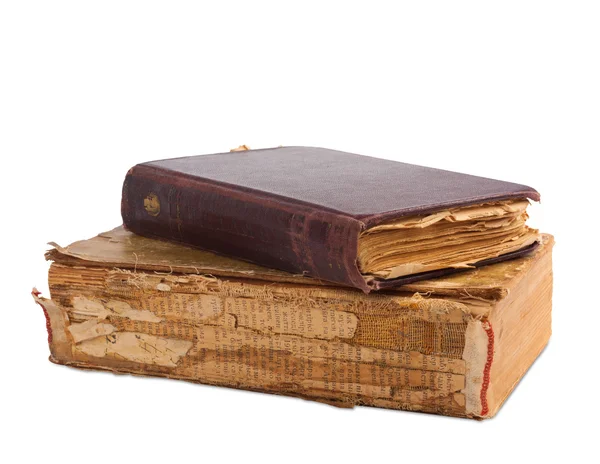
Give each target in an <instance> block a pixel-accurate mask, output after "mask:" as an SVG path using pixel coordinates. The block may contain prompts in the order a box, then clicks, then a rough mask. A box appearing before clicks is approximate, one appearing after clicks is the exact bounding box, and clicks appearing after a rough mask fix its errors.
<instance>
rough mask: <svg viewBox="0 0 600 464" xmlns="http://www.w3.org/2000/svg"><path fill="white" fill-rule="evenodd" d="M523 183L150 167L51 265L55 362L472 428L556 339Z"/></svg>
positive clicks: (231, 164)
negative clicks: (107, 227) (108, 224)
mask: <svg viewBox="0 0 600 464" xmlns="http://www.w3.org/2000/svg"><path fill="white" fill-rule="evenodd" d="M529 200H534V201H535V200H539V194H538V193H537V192H536V191H535V190H533V189H531V188H530V187H527V186H523V185H517V184H512V183H508V182H501V181H496V180H491V179H485V178H481V177H475V176H469V175H465V174H459V173H454V172H449V171H442V170H437V169H432V168H426V167H421V166H415V165H409V164H404V163H398V162H393V161H387V160H384V159H377V158H371V157H366V156H359V155H354V154H349V153H342V152H338V151H333V150H326V149H322V148H307V147H279V148H274V149H266V150H243V151H236V152H232V153H223V154H215V155H204V156H197V157H187V158H178V159H169V160H163V161H154V162H149V163H144V164H141V165H137V166H135V167H134V168H132V169H131V170H130V171H129V172H128V173H127V176H126V179H125V182H124V185H123V199H122V216H123V222H124V225H123V226H121V227H118V228H116V229H113V230H111V231H109V232H105V233H102V234H100V235H98V236H97V237H94V238H92V239H89V240H83V241H79V242H75V243H73V244H71V245H69V246H67V247H65V248H63V247H60V246H58V245H54V248H53V249H52V250H50V251H48V252H47V254H46V258H47V259H48V260H50V261H52V264H51V266H50V271H49V288H50V294H51V298H50V299H47V298H43V297H42V296H41V295H40V294H39V292H37V291H35V290H34V292H33V295H34V298H35V300H36V301H37V302H38V303H39V304H40V305H41V306H42V308H43V311H44V314H45V315H46V318H47V328H48V341H49V345H50V351H51V356H50V360H51V361H53V362H55V363H59V364H65V365H69V366H74V367H80V368H92V369H102V370H109V371H113V372H119V373H133V374H140V375H153V376H163V377H169V378H175V379H183V380H188V381H193V382H200V383H204V384H212V385H221V386H228V387H234V388H242V389H247V390H255V391H261V392H269V393H276V394H283V395H291V396H297V397H301V398H305V399H311V400H315V401H321V402H326V403H329V404H334V405H337V406H343V407H352V406H354V405H369V406H377V407H383V408H393V409H404V410H412V411H423V412H429V413H437V414H444V415H451V416H458V417H469V418H475V419H481V418H488V417H492V416H494V415H495V414H496V413H497V411H498V410H499V408H500V406H501V405H502V403H503V402H504V400H505V399H506V398H507V397H508V395H509V394H510V393H511V391H512V390H513V389H514V388H515V386H516V385H517V383H518V382H519V380H520V379H521V378H522V377H523V375H524V374H525V372H526V371H527V369H528V368H529V367H530V366H531V364H532V363H533V362H534V360H535V359H536V357H537V356H538V355H539V354H540V352H541V351H542V350H543V348H544V347H545V345H546V344H547V342H548V339H549V337H550V332H551V306H552V262H551V251H552V245H553V239H552V237H551V236H550V235H545V234H540V233H539V232H538V231H537V230H534V229H531V228H530V227H528V226H527V225H526V220H527V211H526V210H527V206H528V205H529Z"/></svg>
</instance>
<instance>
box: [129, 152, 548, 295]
mask: <svg viewBox="0 0 600 464" xmlns="http://www.w3.org/2000/svg"><path fill="white" fill-rule="evenodd" d="M122 198H123V200H122V216H123V221H124V224H125V226H126V227H127V228H128V229H129V230H131V231H133V232H135V233H137V234H140V235H144V236H147V237H158V238H164V239H168V240H174V241H178V242H182V243H185V244H188V245H192V246H196V247H200V248H202V249H205V250H210V251H214V252H217V253H220V254H224V255H229V256H232V257H235V258H238V259H243V260H246V261H250V262H253V263H256V264H260V265H263V266H267V267H270V268H274V269H280V270H284V271H288V272H291V273H295V274H307V275H310V276H313V277H316V278H319V279H323V280H327V281H330V282H335V283H340V284H344V285H347V286H352V287H356V288H360V289H362V290H363V291H364V292H366V293H368V292H369V291H370V290H378V289H381V288H385V287H393V286H398V285H400V284H403V283H408V282H412V281H416V280H423V279H426V278H433V277H436V276H440V275H443V274H447V273H449V272H450V271H452V270H457V269H458V270H460V269H464V268H468V267H473V266H478V265H484V264H488V263H491V262H496V261H498V260H501V259H508V258H513V257H515V256H516V255H522V254H523V253H525V252H528V251H531V250H532V249H533V248H534V246H535V243H536V242H537V241H538V234H537V231H536V230H532V229H529V228H528V227H527V225H526V224H525V221H526V219H527V213H526V208H527V206H528V201H527V199H533V200H538V199H539V194H538V193H537V192H536V191H535V190H534V189H532V188H530V187H527V186H524V185H518V184H512V183H508V182H501V181H497V180H491V179H485V178H482V177H475V176H470V175H466V174H459V173H455V172H449V171H442V170H439V169H432V168H426V167H422V166H415V165H410V164H405V163H398V162H394V161H388V160H384V159H377V158H372V157H367V156H360V155H355V154H351V153H343V152H339V151H334V150H327V149H324V148H307V147H280V148H272V149H266V150H249V151H238V152H234V153H222V154H215V155H206V156H193V157H185V158H177V159H168V160H163V161H153V162H149V163H143V164H140V165H137V166H134V167H133V168H132V169H131V170H130V171H129V173H128V174H127V176H126V179H125V182H124V185H123V197H122Z"/></svg>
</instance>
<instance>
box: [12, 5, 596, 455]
mask: <svg viewBox="0 0 600 464" xmlns="http://www.w3.org/2000/svg"><path fill="white" fill-rule="evenodd" d="M599 31H600V14H599V9H598V3H597V2H579V1H564V2H555V1H543V2H532V1H523V0H521V1H515V2H513V1H504V2H482V1H474V2H464V1H443V2H431V1H421V2H390V3H387V4H385V3H380V2H375V1H368V2H367V1H364V2H358V3H353V2H350V1H345V2H340V3H332V2H326V1H321V2H314V3H313V2H309V1H306V0H304V1H302V2H297V3H294V2H284V1H279V2H272V3H266V2H258V1H247V2H241V3H240V4H234V3H230V2H225V1H220V2H206V3H201V2H176V1H172V2H153V1H143V2H131V1H104V2H86V1H73V2H66V1H44V2H38V3H35V2H30V1H12V2H11V1H2V2H0V156H1V158H2V160H1V165H0V166H1V168H0V169H1V171H0V172H1V173H2V190H1V195H2V199H1V201H0V205H1V207H2V209H1V216H0V217H1V221H2V222H1V224H2V229H1V230H2V232H1V233H2V237H1V239H2V242H1V243H2V265H1V271H0V272H2V276H1V277H2V280H1V282H2V289H1V290H2V308H1V309H2V319H1V324H2V336H1V337H0V343H1V344H2V346H1V350H0V356H1V363H2V366H1V374H0V375H1V379H2V381H1V383H0V389H1V398H2V399H1V401H2V403H1V404H2V407H1V410H0V421H1V422H0V424H1V426H2V429H3V430H2V431H1V433H0V445H1V446H0V456H2V457H3V459H0V460H2V462H6V463H12V462H62V463H71V462H73V463H80V462H81V463H83V462H85V463H92V462H102V463H106V462H138V461H139V462H142V461H143V462H236V461H237V462H255V461H256V462H323V461H324V460H325V459H333V460H335V461H334V462H337V461H338V460H339V461H343V462H353V461H359V462H363V463H364V462H370V463H378V462H395V461H404V462H407V460H408V461H410V460H417V461H418V462H429V461H432V460H433V459H436V460H439V462H441V461H444V462H463V463H464V462H488V463H494V462H503V463H505V462H523V461H525V460H529V459H536V460H538V459H539V460H540V461H546V462H554V461H553V460H554V459H560V460H561V461H563V460H566V459H568V460H569V462H592V461H593V462H598V460H597V459H598V448H597V445H598V430H599V427H598V413H599V412H600V410H599V400H598V398H599V394H598V386H599V383H598V380H599V378H598V377H599V375H598V371H599V370H598V353H597V352H596V351H597V347H598V342H599V338H600V337H599V336H598V332H599V330H600V328H599V322H600V321H599V316H598V314H599V312H600V307H599V306H600V305H599V304H598V299H597V298H598V284H597V282H598V279H597V275H598V274H597V271H594V270H593V269H594V266H595V268H596V269H597V266H598V261H599V258H600V256H599V254H598V248H597V236H598V227H597V226H598V213H599V211H598V194H597V188H596V185H597V182H598V174H599V170H598V167H597V157H598V155H599V154H600V90H599V89H600V66H599V62H600V32H599ZM240 144H247V145H249V146H250V147H252V148H262V147H271V146H276V145H280V144H282V145H309V146H311V145H312V146H324V147H328V148H335V149H339V150H346V151H351V152H355V153H362V154H368V155H373V156H379V157H384V158H390V159H396V160H401V161H405V162H411V163H417V164H423V165H428V166H434V167H439V168H446V169H450V170H457V171H462V172H467V173H471V174H478V175H483V176H487V177H495V178H499V179H503V180H509V181H514V182H518V183H524V184H528V185H532V186H533V187H535V188H537V189H538V190H539V191H540V192H541V193H542V203H541V205H536V206H535V207H534V208H533V210H532V224H533V225H536V226H538V227H540V228H541V229H542V230H543V231H545V232H550V233H553V234H554V235H555V236H556V242H557V243H556V247H555V255H554V256H555V293H554V320H553V330H554V333H553V336H552V340H551V342H550V344H549V346H548V347H547V349H546V350H545V352H544V353H543V354H542V356H541V357H540V358H539V360H538V361H537V362H536V363H535V365H534V366H533V367H532V369H531V370H530V371H529V373H528V374H527V376H526V377H525V378H524V380H523V382H522V383H521V384H520V385H519V387H518V388H517V389H516V391H515V392H514V394H513V395H512V396H511V397H510V398H509V401H508V402H507V403H506V404H505V406H504V408H503V409H502V410H501V412H500V413H499V414H498V416H497V417H496V418H495V419H493V420H490V421H485V422H476V421H468V420H460V419H451V418H444V417H436V416H431V415H423V414H416V413H406V412H395V411H387V410H377V409H372V408H357V409H354V410H339V409H336V408H333V407H329V406H325V405H321V404H317V403H311V402H307V401H303V400H299V399H290V398H283V397H277V396H271V395H264V394H256V393H247V392H242V391H236V390H229V389H220V388H214V387H206V386H200V385H194V384H190V383H185V382H176V381H167V380H159V379H150V378H137V377H135V378H134V377H130V376H114V375H111V374H101V373H92V372H83V371H80V370H75V369H69V368H65V367H60V366H56V365H53V364H51V363H49V362H48V361H47V357H48V347H47V344H46V329H45V321H44V317H43V315H42V312H41V310H40V308H39V307H37V306H36V305H34V303H33V301H32V299H31V297H30V296H29V292H30V291H31V287H32V286H33V285H36V286H38V288H39V289H40V290H42V291H43V293H44V294H45V295H47V294H48V293H47V284H46V271H47V266H48V264H47V263H46V262H45V261H44V258H43V253H44V251H45V250H46V249H47V248H48V247H47V246H46V245H45V244H46V242H48V241H51V240H52V241H56V242H58V243H60V244H68V243H69V242H71V241H74V240H78V239H82V238H87V237H91V236H93V235H96V234H97V233H98V232H101V231H104V230H107V229H110V228H112V227H114V226H116V225H118V224H120V210H119V200H120V194H121V190H120V189H121V182H122V180H123V177H124V175H125V172H126V171H127V169H128V168H129V167H131V166H132V165H134V164H136V163H138V162H142V161H148V160H152V159H160V158H167V157H178V156H186V155H194V154H202V153H214V152H221V151H227V150H228V149H230V148H233V147H236V146H238V145H240ZM401 187H402V186H398V188H401ZM30 459H31V460H30Z"/></svg>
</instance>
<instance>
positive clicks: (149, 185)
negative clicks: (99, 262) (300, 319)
mask: <svg viewBox="0 0 600 464" xmlns="http://www.w3.org/2000/svg"><path fill="white" fill-rule="evenodd" d="M121 214H122V217H123V223H124V225H125V227H126V228H127V229H129V230H130V231H132V232H134V233H136V234H139V235H143V236H147V237H152V238H162V239H168V240H172V241H177V242H181V243H184V244H187V245H191V246H195V247H198V248H202V249H205V250H208V251H212V252H216V253H219V254H223V255H228V256H232V257H235V258H237V259H243V260H246V261H250V262H253V263H256V264H259V265H262V266H267V267H271V268H275V269H281V270H283V271H287V272H291V273H294V274H305V275H310V276H312V277H316V278H319V279H323V280H327V281H330V282H335V283H339V284H343V285H349V286H352V287H357V288H360V289H361V290H363V291H364V292H367V293H368V292H369V290H370V287H369V286H368V285H367V284H366V283H365V280H364V278H363V277H362V275H361V274H360V272H359V270H358V267H357V264H356V262H357V252H358V235H359V233H360V231H361V227H362V224H361V223H360V222H359V221H358V220H356V219H354V218H350V217H347V216H344V215H341V214H339V213H336V212H332V211H327V210H323V209H321V208H318V207H315V206H314V205H309V204H304V203H301V202H297V201H294V200H291V199H288V198H283V197H279V196H276V195H271V194H268V193H265V192H261V191H256V190H252V189H246V188H243V187H239V186H233V185H229V184H224V183H219V182H216V181H212V180H208V179H201V178H198V177H193V176H185V175H182V174H181V173H176V172H173V171H170V170H166V169H161V168H156V167H152V166H147V165H138V166H135V167H134V168H132V169H131V170H130V171H129V172H128V174H127V176H126V178H125V182H124V184H123V196H122V203H121Z"/></svg>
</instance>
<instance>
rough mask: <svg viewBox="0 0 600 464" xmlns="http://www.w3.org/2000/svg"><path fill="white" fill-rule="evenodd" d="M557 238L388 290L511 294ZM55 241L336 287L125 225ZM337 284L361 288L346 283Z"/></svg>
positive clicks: (218, 272) (94, 263)
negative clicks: (521, 253) (526, 251)
mask: <svg viewBox="0 0 600 464" xmlns="http://www.w3.org/2000/svg"><path fill="white" fill-rule="evenodd" d="M553 243H554V240H553V237H552V236H551V235H547V234H542V236H541V243H540V246H539V247H538V249H537V250H536V251H535V252H533V253H532V254H531V255H529V256H526V257H523V258H519V259H514V260H509V261H505V262H502V263H497V264H492V265H489V266H484V267H481V268H478V269H473V270H469V271H466V272H462V273H458V274H454V275H451V276H447V277H442V278H438V279H434V280H427V281H421V282H416V283H413V284H408V285H405V286H402V287H400V288H397V289H394V290H391V291H389V292H388V293H392V294H402V293H407V292H410V293H422V294H435V295H446V296H449V297H456V298H465V297H475V298H483V299H486V300H499V299H502V298H504V297H505V296H506V295H507V289H508V288H509V287H510V286H511V283H512V281H513V279H517V278H519V277H520V276H522V275H523V274H524V273H525V272H526V271H527V269H528V268H529V267H530V266H531V265H532V264H533V263H534V262H535V261H536V260H538V259H539V258H540V257H541V256H543V255H544V254H546V253H547V252H549V251H550V249H551V248H552V245H553ZM51 245H52V246H53V247H54V249H53V250H50V251H49V252H48V253H47V255H46V257H47V259H49V260H51V261H55V262H57V263H59V264H70V265H79V266H89V267H105V268H116V269H126V270H130V271H133V272H138V271H139V272H156V273H167V274H171V273H176V274H196V275H206V276H214V277H216V278H222V279H223V278H232V279H237V280H253V281H261V282H264V283H265V285H276V284H282V285H312V286H318V287H323V286H329V287H336V285H335V284H332V283H330V282H324V281H320V280H318V279H314V278H311V277H306V276H302V275H295V274H290V273H287V272H283V271H278V270H275V269H269V268H266V267H262V266H258V265H255V264H252V263H248V262H245V261H240V260H236V259H232V258H228V257H225V256H221V255H217V254H215V253H211V252H209V251H204V250H199V249H196V248H190V247H187V246H184V245H180V244H177V243H173V242H168V241H163V240H156V239H151V238H146V237H141V236H139V235H135V234H133V233H131V232H129V231H127V230H125V229H124V228H123V227H122V226H120V227H117V228H115V229H113V230H111V231H108V232H104V233H101V234H99V235H97V236H96V237H93V238H91V239H88V240H81V241H78V242H74V243H72V244H71V245H68V246H67V247H61V246H59V245H57V244H55V243H51ZM339 288H344V289H348V290H349V291H357V290H355V289H349V288H347V287H339Z"/></svg>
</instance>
